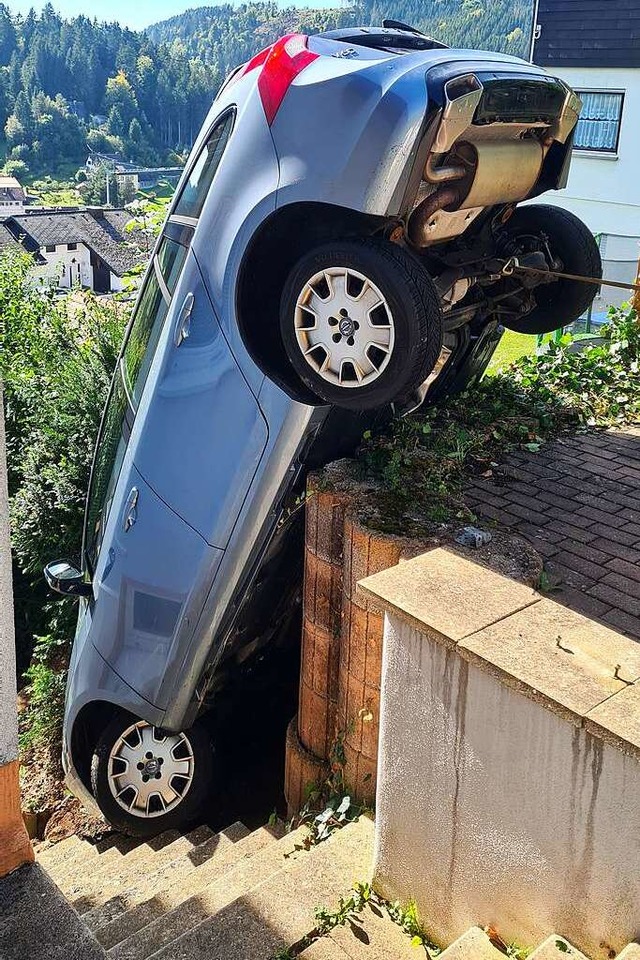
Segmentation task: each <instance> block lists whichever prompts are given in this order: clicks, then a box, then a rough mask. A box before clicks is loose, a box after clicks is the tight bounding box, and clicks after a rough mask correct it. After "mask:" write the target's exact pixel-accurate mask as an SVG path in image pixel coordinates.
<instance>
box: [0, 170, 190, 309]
mask: <svg viewBox="0 0 640 960" xmlns="http://www.w3.org/2000/svg"><path fill="white" fill-rule="evenodd" d="M85 169H86V171H87V173H88V174H89V173H95V172H96V171H97V170H100V169H102V170H103V171H104V172H105V177H106V180H107V184H108V182H109V179H110V178H114V177H115V180H116V183H117V185H118V193H119V194H121V192H124V191H121V188H122V187H126V188H127V191H128V193H129V194H130V195H135V194H136V193H137V192H138V191H139V190H149V189H153V188H154V187H156V186H157V185H158V184H159V183H160V182H161V181H163V182H166V181H169V182H170V183H174V184H175V183H177V181H178V179H179V177H180V174H181V173H182V168H181V167H154V168H149V167H140V166H138V165H135V164H132V163H127V162H126V161H124V160H121V159H120V158H118V157H117V156H112V155H110V154H101V153H90V154H89V156H88V157H87V161H86V164H85ZM131 221H132V213H131V212H130V211H129V210H127V209H126V208H125V207H122V206H119V207H112V206H110V205H109V201H108V198H107V204H106V206H80V205H78V206H62V207H61V206H54V207H47V206H42V205H38V204H37V202H36V201H35V200H34V198H32V197H30V196H29V194H28V191H27V190H26V189H25V188H24V187H23V185H22V184H21V183H20V181H19V180H18V179H17V178H16V177H15V176H2V175H0V254H1V253H3V252H4V251H6V250H7V249H11V248H13V249H21V250H24V251H26V252H27V253H29V254H31V255H32V256H33V259H34V267H33V271H32V273H33V277H34V279H35V280H36V281H41V282H43V283H44V282H46V283H47V284H49V285H51V286H52V287H54V288H58V289H61V290H69V289H72V288H74V287H81V288H84V289H87V290H92V291H93V292H94V293H96V294H109V293H118V292H120V291H122V290H123V289H124V277H125V275H126V274H127V273H129V272H130V271H131V270H133V269H134V268H135V267H137V266H139V265H140V264H141V263H143V262H144V260H145V259H146V258H147V256H148V250H147V245H148V244H147V242H146V241H147V238H146V237H143V236H141V231H140V230H136V229H133V230H131V229H128V227H127V225H128V224H131Z"/></svg>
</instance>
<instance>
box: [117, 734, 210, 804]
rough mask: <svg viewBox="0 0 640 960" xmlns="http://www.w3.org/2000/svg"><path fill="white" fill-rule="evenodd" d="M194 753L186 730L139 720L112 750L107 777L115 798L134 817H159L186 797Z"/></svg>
mask: <svg viewBox="0 0 640 960" xmlns="http://www.w3.org/2000/svg"><path fill="white" fill-rule="evenodd" d="M194 767H195V761H194V755H193V748H192V746H191V743H190V741H189V738H188V737H187V735H186V734H184V733H165V732H164V731H162V730H159V729H158V728H157V727H153V726H151V725H150V724H148V723H146V722H145V721H144V720H140V721H138V722H137V723H133V724H131V726H130V727H127V729H126V730H125V731H124V732H123V733H122V734H121V735H120V736H119V737H118V739H117V740H116V742H115V743H114V745H113V747H112V749H111V752H110V754H109V760H108V765H107V781H108V784H109V789H110V790H111V793H112V795H113V797H114V799H115V801H116V803H117V804H118V805H119V806H120V807H122V809H123V810H125V811H126V812H127V813H129V814H131V815H132V816H135V817H159V816H163V815H164V814H167V813H169V812H170V811H171V810H174V809H175V808H176V807H177V806H178V805H179V804H180V803H181V802H182V801H183V800H184V798H185V797H186V795H187V793H188V791H189V789H190V787H191V784H192V782H193V776H194Z"/></svg>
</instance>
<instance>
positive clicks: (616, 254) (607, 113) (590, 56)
mask: <svg viewBox="0 0 640 960" xmlns="http://www.w3.org/2000/svg"><path fill="white" fill-rule="evenodd" d="M536 22H537V28H538V29H537V31H536V33H537V39H536V41H535V45H534V51H533V60H534V62H535V63H537V64H539V65H540V66H542V67H545V68H546V69H547V70H549V72H550V73H553V74H555V75H557V76H559V77H561V78H562V79H563V80H566V81H567V83H568V84H569V85H570V86H571V87H573V89H574V90H575V91H576V92H577V93H578V95H579V96H580V99H581V100H582V104H583V105H582V113H581V118H580V121H579V123H578V126H577V128H576V132H575V139H574V147H573V157H572V164H571V171H570V174H569V182H568V184H567V187H566V189H565V190H561V191H559V192H554V191H552V192H551V193H549V194H546V195H545V196H544V202H545V203H555V204H558V205H560V206H563V207H566V208H568V209H569V210H572V211H573V213H575V214H576V215H577V216H579V217H580V218H581V219H582V220H584V222H585V223H586V224H587V225H588V226H589V227H590V228H591V230H592V231H593V232H594V234H597V235H598V236H599V238H600V248H601V253H602V257H603V261H604V266H605V275H606V276H608V277H610V278H611V279H613V280H616V279H617V280H621V281H624V282H627V281H630V280H633V279H634V277H635V275H636V270H637V264H638V259H639V258H640V0H539V3H538V9H537V18H536ZM602 299H603V301H604V300H606V302H609V303H611V302H621V301H622V300H626V299H628V294H626V293H625V292H623V291H618V292H616V291H615V290H614V288H612V287H609V288H606V289H605V290H604V291H603V298H602ZM603 305H604V302H603Z"/></svg>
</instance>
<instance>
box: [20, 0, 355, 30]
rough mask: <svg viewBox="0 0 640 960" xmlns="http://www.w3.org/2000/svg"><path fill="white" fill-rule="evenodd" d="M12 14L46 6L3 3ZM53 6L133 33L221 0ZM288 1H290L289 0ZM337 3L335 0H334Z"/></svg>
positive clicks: (320, 0)
mask: <svg viewBox="0 0 640 960" xmlns="http://www.w3.org/2000/svg"><path fill="white" fill-rule="evenodd" d="M4 2H5V4H6V6H7V7H8V8H9V10H11V12H12V13H22V14H25V13H28V12H29V10H30V9H31V7H33V8H34V10H36V11H37V12H40V10H41V9H42V8H43V7H44V6H45V2H44V0H4ZM52 2H53V6H54V7H55V9H56V10H57V11H58V13H60V14H62V16H64V17H76V16H78V14H81V13H82V14H84V15H85V16H87V17H97V19H98V20H108V21H112V20H117V21H119V22H120V23H121V24H122V25H123V26H126V27H131V28H132V29H133V30H142V28H143V27H148V26H149V25H150V24H152V23H157V22H158V20H166V19H167V17H173V16H175V14H176V13H183V12H184V11H185V10H187V9H189V8H190V7H207V6H214V5H215V4H216V3H221V2H224V0H90V2H89V3H87V0H52ZM289 2H291V0H289ZM292 2H293V4H294V5H295V6H313V7H326V6H332V5H333V4H332V3H331V2H330V0H329V2H328V0H307V2H306V3H304V2H302V0H301V2H298V0H292ZM333 3H336V0H333Z"/></svg>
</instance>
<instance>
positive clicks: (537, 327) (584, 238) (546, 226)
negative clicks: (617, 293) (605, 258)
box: [501, 204, 602, 333]
mask: <svg viewBox="0 0 640 960" xmlns="http://www.w3.org/2000/svg"><path fill="white" fill-rule="evenodd" d="M504 232H505V233H506V234H507V236H508V237H509V238H510V239H511V240H515V242H516V243H517V242H518V236H527V235H533V236H542V235H544V236H545V237H546V238H547V242H548V245H549V248H550V250H551V253H552V254H553V256H554V257H557V258H558V259H559V260H560V261H561V262H562V264H563V266H562V268H561V272H562V273H575V274H577V275H578V276H585V277H601V276H602V260H601V259H600V251H599V249H598V245H597V243H596V241H595V238H594V236H593V234H592V233H591V231H590V230H589V228H588V227H587V226H586V225H585V224H584V223H583V222H582V220H579V219H578V217H576V216H574V215H573V214H572V213H570V212H569V211H568V210H563V209H562V208H561V207H552V206H550V205H544V204H538V205H536V206H530V207H519V208H518V209H517V210H516V212H515V213H514V214H513V216H512V217H511V219H510V220H509V222H508V224H507V226H506V228H505V231H504ZM597 290H598V288H597V287H596V286H595V284H592V283H580V281H578V280H557V281H555V282H553V283H548V284H541V285H540V286H539V287H536V289H535V291H534V294H533V295H534V297H535V300H536V304H537V306H536V307H535V308H534V309H533V310H532V311H531V313H529V314H527V315H526V316H524V317H517V318H514V319H513V320H511V319H510V318H508V317H507V318H506V319H502V318H501V320H502V323H503V324H504V326H505V327H508V329H509V330H515V331H516V333H552V332H553V331H554V330H558V329H559V328H560V327H566V326H568V325H569V324H570V323H573V322H574V320H577V319H578V317H581V316H582V314H583V313H584V312H585V310H587V309H588V308H589V307H590V306H591V303H592V301H593V299H594V297H595V295H596V293H597Z"/></svg>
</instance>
